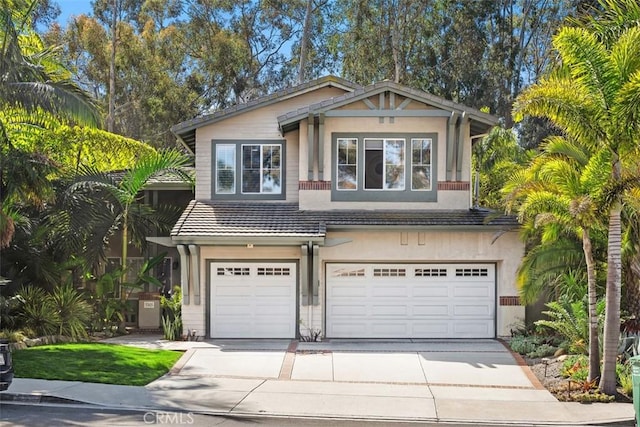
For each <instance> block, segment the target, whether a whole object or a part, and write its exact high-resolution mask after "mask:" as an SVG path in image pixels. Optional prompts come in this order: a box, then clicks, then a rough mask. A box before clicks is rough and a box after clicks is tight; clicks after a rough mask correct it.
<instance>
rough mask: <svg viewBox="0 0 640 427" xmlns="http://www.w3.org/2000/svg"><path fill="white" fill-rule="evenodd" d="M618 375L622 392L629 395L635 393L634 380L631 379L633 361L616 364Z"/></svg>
mask: <svg viewBox="0 0 640 427" xmlns="http://www.w3.org/2000/svg"><path fill="white" fill-rule="evenodd" d="M616 376H617V377H618V384H620V387H621V388H622V392H623V393H624V394H626V395H627V396H631V394H632V393H633V382H632V380H631V363H629V362H627V363H618V364H617V365H616Z"/></svg>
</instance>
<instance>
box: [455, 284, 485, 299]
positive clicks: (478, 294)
mask: <svg viewBox="0 0 640 427" xmlns="http://www.w3.org/2000/svg"><path fill="white" fill-rule="evenodd" d="M491 294H492V292H491V289H490V288H489V285H485V284H484V283H480V284H476V285H475V286H474V285H473V284H464V285H457V286H454V287H453V296H454V297H456V298H488V297H489V296H490V295H491Z"/></svg>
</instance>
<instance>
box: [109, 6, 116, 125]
mask: <svg viewBox="0 0 640 427" xmlns="http://www.w3.org/2000/svg"><path fill="white" fill-rule="evenodd" d="M117 9H118V4H117V0H113V10H112V11H111V12H112V18H111V58H110V59H109V111H108V112H107V131H108V132H113V128H114V123H115V117H114V116H115V110H116V99H115V98H116V44H117V41H118V29H117V27H118V15H117V13H116V12H117Z"/></svg>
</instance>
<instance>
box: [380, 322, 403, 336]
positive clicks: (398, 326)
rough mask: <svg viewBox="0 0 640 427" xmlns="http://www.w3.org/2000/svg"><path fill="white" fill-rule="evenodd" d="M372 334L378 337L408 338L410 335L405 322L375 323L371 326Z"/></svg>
mask: <svg viewBox="0 0 640 427" xmlns="http://www.w3.org/2000/svg"><path fill="white" fill-rule="evenodd" d="M371 332H373V333H374V334H376V335H378V336H394V337H395V336H400V337H402V336H406V335H407V334H408V333H409V330H408V325H407V324H406V323H405V322H396V323H394V322H379V323H377V322H374V323H372V324H371Z"/></svg>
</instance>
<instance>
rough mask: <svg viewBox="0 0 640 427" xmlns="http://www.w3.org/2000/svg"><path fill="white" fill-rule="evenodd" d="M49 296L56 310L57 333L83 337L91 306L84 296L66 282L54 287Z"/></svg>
mask: <svg viewBox="0 0 640 427" xmlns="http://www.w3.org/2000/svg"><path fill="white" fill-rule="evenodd" d="M50 298H51V301H52V303H53V306H54V307H55V309H56V310H57V311H58V316H57V319H56V326H57V329H58V335H64V336H68V337H71V338H73V339H78V338H85V337H86V336H87V329H86V328H87V326H88V323H89V319H90V318H91V307H90V306H89V304H88V303H87V302H86V301H85V299H84V296H83V295H82V294H80V293H79V292H78V291H77V290H75V289H74V288H73V286H72V285H71V284H70V283H67V284H64V285H60V286H58V287H56V288H55V289H54V290H53V293H52V294H51V295H50Z"/></svg>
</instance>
